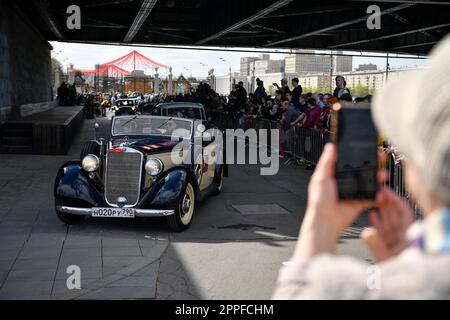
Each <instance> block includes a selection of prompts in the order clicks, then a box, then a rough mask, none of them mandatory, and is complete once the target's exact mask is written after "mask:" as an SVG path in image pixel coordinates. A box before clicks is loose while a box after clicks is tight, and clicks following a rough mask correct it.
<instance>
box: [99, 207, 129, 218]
mask: <svg viewBox="0 0 450 320" xmlns="http://www.w3.org/2000/svg"><path fill="white" fill-rule="evenodd" d="M92 216H93V217H102V218H134V209H130V208H93V209H92Z"/></svg>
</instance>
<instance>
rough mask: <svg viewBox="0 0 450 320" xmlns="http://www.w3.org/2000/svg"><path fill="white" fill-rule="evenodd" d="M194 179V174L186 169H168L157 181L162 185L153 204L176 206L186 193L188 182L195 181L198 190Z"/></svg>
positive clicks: (195, 187)
mask: <svg viewBox="0 0 450 320" xmlns="http://www.w3.org/2000/svg"><path fill="white" fill-rule="evenodd" d="M194 180H195V179H192V174H191V173H190V172H189V171H188V170H186V169H181V168H177V169H172V170H170V171H168V172H167V173H166V174H165V176H164V177H162V178H161V180H160V181H159V182H158V183H157V185H158V184H159V185H160V187H159V190H158V191H157V192H156V195H155V196H154V197H153V200H152V201H151V205H156V206H174V205H176V204H178V203H179V201H180V199H181V197H182V196H183V195H184V190H185V189H186V185H187V184H188V182H191V183H193V184H194V189H195V190H196V191H197V190H198V186H197V183H196V182H195V181H194ZM196 194H198V192H196Z"/></svg>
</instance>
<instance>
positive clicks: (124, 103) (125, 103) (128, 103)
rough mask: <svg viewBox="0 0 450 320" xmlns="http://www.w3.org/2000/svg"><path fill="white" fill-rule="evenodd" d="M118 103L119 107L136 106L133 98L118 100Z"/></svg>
mask: <svg viewBox="0 0 450 320" xmlns="http://www.w3.org/2000/svg"><path fill="white" fill-rule="evenodd" d="M116 105H117V106H118V107H125V106H134V101H133V100H119V101H117V102H116Z"/></svg>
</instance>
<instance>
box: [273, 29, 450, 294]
mask: <svg viewBox="0 0 450 320" xmlns="http://www.w3.org/2000/svg"><path fill="white" fill-rule="evenodd" d="M449 57H450V36H448V37H447V38H446V39H444V40H443V41H442V43H441V44H440V45H439V46H438V47H437V48H436V49H435V50H434V51H433V53H432V55H431V59H430V60H429V61H428V65H427V66H426V68H424V69H421V70H419V71H416V72H415V73H408V74H407V76H406V77H404V78H403V79H399V80H397V81H394V82H389V83H388V85H387V86H386V88H385V89H383V90H382V92H381V93H380V94H378V95H377V96H376V97H375V99H374V104H373V106H372V113H373V118H374V120H375V123H376V125H377V127H378V129H379V131H380V132H381V133H382V134H383V136H385V137H386V138H387V139H388V140H389V141H390V142H392V143H393V144H394V145H395V146H396V147H397V148H398V149H399V150H400V151H401V152H402V153H403V154H405V156H406V159H407V160H406V161H405V166H406V184H407V188H408V190H409V192H410V193H411V195H412V196H413V198H414V199H415V200H416V201H417V202H418V203H419V204H420V206H421V209H422V211H423V213H424V220H423V221H418V222H414V216H413V212H412V211H411V209H410V207H409V206H408V205H407V204H406V202H405V201H404V200H402V199H401V198H400V197H398V196H397V195H396V194H395V193H393V192H392V191H390V190H389V189H388V188H386V187H382V188H381V189H380V191H379V192H378V194H377V197H376V200H374V201H351V202H339V201H338V196H337V185H336V180H335V178H334V168H335V163H336V157H337V152H336V149H335V146H333V145H327V146H326V147H325V149H324V152H323V154H322V157H321V158H320V161H319V163H318V165H317V168H316V170H315V172H314V174H313V176H312V178H311V181H310V183H309V188H308V204H307V209H306V213H305V217H304V220H303V223H302V226H301V230H300V235H299V238H298V242H297V246H296V249H295V252H294V254H293V256H292V258H291V261H290V262H289V263H287V265H286V266H283V267H282V269H281V271H280V274H279V278H278V283H277V287H276V290H275V293H274V295H273V298H274V299H449V298H450V277H449V276H448V272H449V270H450V59H449ZM424 106H427V108H426V109H424ZM379 179H380V181H383V180H386V173H384V172H380V173H379ZM372 206H377V207H378V210H377V212H371V213H370V220H371V222H372V224H373V227H371V228H368V229H366V230H364V231H363V232H362V234H361V237H362V238H363V240H364V241H365V242H366V244H367V245H368V247H369V248H370V249H371V251H372V253H373V255H374V257H375V259H376V260H377V262H378V263H377V265H376V266H371V265H370V264H368V263H366V262H365V261H363V260H360V259H357V258H353V257H343V256H338V255H336V243H337V241H338V238H339V235H340V234H341V233H342V232H343V231H344V230H345V229H346V228H347V227H349V226H350V225H351V224H352V222H353V221H355V219H356V218H357V217H358V215H359V214H360V212H361V211H363V209H364V208H368V207H372ZM374 270H375V271H374ZM374 276H375V277H376V279H375V281H373V280H374V278H373V277H374Z"/></svg>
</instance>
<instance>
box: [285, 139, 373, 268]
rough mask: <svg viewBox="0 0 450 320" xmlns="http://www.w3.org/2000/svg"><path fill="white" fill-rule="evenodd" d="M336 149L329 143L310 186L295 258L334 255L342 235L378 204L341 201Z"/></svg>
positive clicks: (304, 258)
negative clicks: (336, 177)
mask: <svg viewBox="0 0 450 320" xmlns="http://www.w3.org/2000/svg"><path fill="white" fill-rule="evenodd" d="M336 158H337V151H336V147H335V146H334V145H333V144H327V145H326V146H325V148H324V150H323V153H322V156H321V157H320V160H319V163H318V164H317V167H316V170H315V172H314V174H313V175H312V177H311V181H310V183H309V186H308V205H307V209H306V214H305V217H304V220H303V223H302V227H301V230H300V235H299V240H298V242H297V247H296V250H295V253H294V257H293V259H301V260H307V259H310V258H312V257H313V256H315V255H317V254H319V253H335V251H336V242H337V240H338V238H339V235H340V234H341V232H343V231H344V230H345V229H346V228H347V227H349V226H350V225H351V224H352V223H353V221H354V220H355V219H356V218H357V217H358V215H359V214H360V213H361V212H362V211H363V210H364V209H365V208H368V207H371V206H373V205H374V204H375V201H339V200H338V190H337V183H336V179H335V177H334V173H335V164H336Z"/></svg>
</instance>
